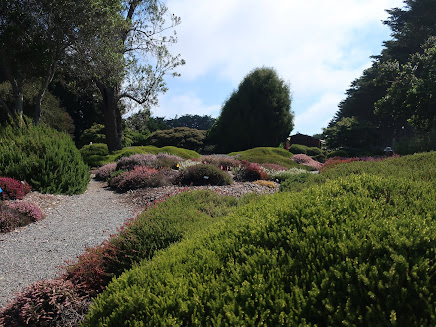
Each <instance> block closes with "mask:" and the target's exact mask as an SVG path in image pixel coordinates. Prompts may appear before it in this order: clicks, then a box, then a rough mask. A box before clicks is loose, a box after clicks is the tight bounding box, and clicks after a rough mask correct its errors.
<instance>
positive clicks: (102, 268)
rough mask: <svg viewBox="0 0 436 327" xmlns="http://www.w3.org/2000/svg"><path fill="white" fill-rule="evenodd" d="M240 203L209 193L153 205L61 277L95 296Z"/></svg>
mask: <svg viewBox="0 0 436 327" xmlns="http://www.w3.org/2000/svg"><path fill="white" fill-rule="evenodd" d="M244 201H245V198H242V199H239V200H238V199H236V198H234V197H230V196H219V195H217V194H215V193H213V192H211V191H194V192H183V193H181V194H178V195H176V196H173V197H171V198H168V199H166V200H165V201H164V202H160V203H155V204H153V205H152V206H150V207H149V208H148V209H147V210H145V211H144V212H143V213H141V214H139V215H138V216H137V217H136V218H135V219H134V220H131V221H129V222H127V223H126V224H125V225H124V226H123V227H122V228H121V230H120V232H119V234H117V235H115V236H113V237H111V238H110V239H109V241H107V242H104V243H103V244H101V245H99V246H96V247H94V248H89V249H87V250H86V252H85V253H84V254H82V255H81V256H79V258H78V260H77V262H76V263H74V264H71V265H70V266H69V267H67V269H66V270H67V272H66V274H65V278H67V279H68V280H71V281H72V282H73V283H74V284H75V285H78V287H79V288H80V289H81V292H82V293H84V294H90V295H95V294H96V293H99V292H101V291H102V290H103V289H104V288H105V287H106V285H107V284H108V283H109V282H110V281H111V279H112V278H113V277H114V276H119V275H120V274H121V273H122V272H123V271H124V270H126V269H130V268H131V267H132V266H133V265H134V264H135V263H139V262H140V261H142V260H144V259H151V258H152V257H153V256H154V255H155V253H156V252H157V251H159V250H161V249H165V248H167V247H168V246H170V245H171V244H173V243H175V242H178V241H180V240H181V239H185V238H188V237H190V236H192V235H193V234H194V233H195V232H197V231H199V230H202V229H206V228H208V227H209V226H211V225H212V224H214V223H216V222H217V221H219V220H220V219H221V218H222V217H223V216H225V215H226V214H228V213H229V212H231V211H233V210H234V208H235V207H236V206H237V205H239V204H240V203H244Z"/></svg>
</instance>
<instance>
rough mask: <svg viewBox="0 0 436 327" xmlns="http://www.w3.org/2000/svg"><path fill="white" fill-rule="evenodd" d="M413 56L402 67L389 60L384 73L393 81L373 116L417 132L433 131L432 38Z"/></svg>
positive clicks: (435, 63) (435, 57) (435, 56)
mask: <svg viewBox="0 0 436 327" xmlns="http://www.w3.org/2000/svg"><path fill="white" fill-rule="evenodd" d="M423 48H424V53H420V52H417V53H414V54H413V55H411V56H410V59H409V61H408V62H406V63H405V64H400V63H399V62H398V61H389V62H387V63H385V64H384V69H385V70H384V71H385V74H386V75H388V76H390V77H391V78H392V79H393V82H392V84H391V86H390V87H389V89H388V90H387V92H386V95H385V96H384V97H383V98H382V99H380V100H379V101H377V103H376V113H379V114H390V115H392V116H393V117H394V118H395V119H396V120H399V121H402V122H403V126H404V125H405V124H406V123H409V124H410V125H411V126H412V127H413V128H414V130H415V131H417V132H418V133H427V132H430V131H431V130H434V129H436V37H431V38H429V39H428V40H427V42H426V43H425V44H424V46H423Z"/></svg>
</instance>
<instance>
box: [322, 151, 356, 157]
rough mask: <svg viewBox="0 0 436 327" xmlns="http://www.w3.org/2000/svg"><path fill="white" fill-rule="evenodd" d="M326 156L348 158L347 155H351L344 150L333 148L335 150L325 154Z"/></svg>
mask: <svg viewBox="0 0 436 327" xmlns="http://www.w3.org/2000/svg"><path fill="white" fill-rule="evenodd" d="M327 157H328V158H333V157H343V158H349V157H351V155H350V154H349V153H348V152H347V151H345V150H335V151H332V152H330V153H329V154H327Z"/></svg>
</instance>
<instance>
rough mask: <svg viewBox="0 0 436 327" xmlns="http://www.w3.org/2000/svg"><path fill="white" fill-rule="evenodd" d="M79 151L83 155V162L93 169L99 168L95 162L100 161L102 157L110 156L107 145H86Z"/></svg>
mask: <svg viewBox="0 0 436 327" xmlns="http://www.w3.org/2000/svg"><path fill="white" fill-rule="evenodd" d="M79 151H80V154H81V155H82V158H83V161H84V162H85V163H86V164H87V165H89V166H91V167H95V166H98V165H96V164H95V161H98V160H99V159H100V158H101V157H104V156H107V155H108V154H109V150H108V148H107V145H106V144H103V143H93V144H88V145H84V146H83V147H82V148H81V149H80V150H79Z"/></svg>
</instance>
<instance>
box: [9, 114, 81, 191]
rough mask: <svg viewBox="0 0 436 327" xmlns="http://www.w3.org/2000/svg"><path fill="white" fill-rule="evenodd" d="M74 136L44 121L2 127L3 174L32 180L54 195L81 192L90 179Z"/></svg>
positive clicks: (37, 187) (30, 181)
mask: <svg viewBox="0 0 436 327" xmlns="http://www.w3.org/2000/svg"><path fill="white" fill-rule="evenodd" d="M88 169H89V168H88V166H87V165H86V164H85V163H84V162H83V159H82V156H81V155H80V152H79V150H77V148H76V146H75V145H74V142H73V140H72V139H71V137H70V136H69V135H67V134H65V133H60V132H58V131H56V130H54V129H52V128H50V127H48V126H45V125H43V124H40V125H38V126H33V125H32V123H31V122H28V123H27V126H23V127H21V128H15V127H12V126H1V127H0V176H4V177H11V178H14V179H17V180H20V181H26V182H28V183H29V184H30V185H31V186H32V189H33V190H37V191H39V192H41V193H51V194H58V193H62V194H78V193H83V192H84V191H85V190H86V187H87V186H88V182H89V172H88Z"/></svg>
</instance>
